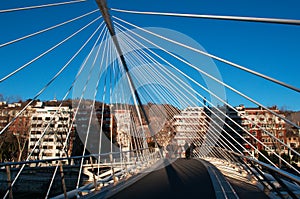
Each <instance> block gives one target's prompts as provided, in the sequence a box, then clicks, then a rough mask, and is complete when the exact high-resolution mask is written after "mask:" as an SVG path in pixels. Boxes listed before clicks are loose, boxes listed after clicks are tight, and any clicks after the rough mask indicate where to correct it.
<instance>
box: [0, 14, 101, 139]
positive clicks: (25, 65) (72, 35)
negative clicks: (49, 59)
mask: <svg viewBox="0 0 300 199" xmlns="http://www.w3.org/2000/svg"><path fill="white" fill-rule="evenodd" d="M100 18H101V17H97V18H96V19H94V20H93V21H91V22H90V23H88V24H87V25H85V26H84V27H82V28H80V29H79V30H78V31H76V32H74V33H73V34H71V35H70V36H68V37H67V38H65V39H64V40H62V41H60V42H59V43H57V44H55V45H54V46H52V47H51V48H49V49H48V50H46V51H44V52H43V53H41V54H40V55H38V56H37V57H35V58H33V59H32V60H30V61H29V62H27V63H26V64H24V65H22V66H21V67H19V68H18V69H16V70H15V71H13V72H11V73H9V74H8V75H6V76H5V77H3V78H1V79H0V83H1V82H3V81H4V80H6V79H7V78H9V77H11V76H13V75H15V74H16V73H17V72H19V71H21V70H23V69H24V68H26V67H27V66H29V65H30V64H32V63H33V62H35V61H36V60H38V59H40V58H41V57H43V56H44V55H46V54H48V53H49V52H51V51H52V50H54V49H56V48H57V47H59V46H60V45H62V44H63V43H65V42H66V41H68V40H69V39H71V38H72V37H74V36H75V35H77V34H78V33H80V32H81V31H83V30H84V29H86V28H87V27H88V26H90V25H92V24H93V23H95V22H96V21H97V20H99V19H100ZM0 134H1V133H0Z"/></svg>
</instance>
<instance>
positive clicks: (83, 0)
mask: <svg viewBox="0 0 300 199" xmlns="http://www.w3.org/2000/svg"><path fill="white" fill-rule="evenodd" d="M85 1H86V0H74V1H66V2H60V3H51V4H45V5H37V6H28V7H23V8H10V9H5V10H0V14H1V13H7V12H14V11H21V10H31V9H37V8H46V7H52V6H60V5H66V4H73V3H81V2H85Z"/></svg>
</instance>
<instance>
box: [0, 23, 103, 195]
mask: <svg viewBox="0 0 300 199" xmlns="http://www.w3.org/2000/svg"><path fill="white" fill-rule="evenodd" d="M99 28H100V26H99V27H98V28H97V29H96V30H95V31H94V33H93V34H92V35H91V36H90V37H89V38H88V39H87V41H86V42H85V43H84V44H83V45H82V46H81V47H80V48H79V50H78V51H77V52H76V53H75V54H74V55H73V56H72V57H71V58H70V59H69V61H68V62H67V63H66V64H65V65H64V66H63V67H62V68H61V69H60V70H59V71H58V72H57V73H56V74H55V75H54V76H53V77H52V79H51V80H50V81H49V82H48V83H47V84H46V86H45V87H44V88H43V89H42V90H40V91H39V92H38V94H37V95H36V96H35V97H34V98H33V99H32V100H31V101H30V102H29V103H28V104H27V105H26V106H25V107H24V108H23V109H22V110H21V111H20V112H19V113H18V114H17V115H16V116H15V118H14V119H13V120H12V121H14V120H15V119H16V118H17V117H18V116H19V115H20V114H21V113H22V112H23V111H24V110H26V108H27V107H28V106H29V105H30V104H31V103H32V102H33V101H34V100H35V99H36V98H37V97H38V96H39V95H40V94H41V93H43V91H44V90H45V89H46V88H47V87H48V86H49V85H50V84H51V83H52V82H53V81H54V80H55V79H56V78H57V77H58V76H59V75H60V74H61V73H62V72H63V71H64V70H65V69H66V68H67V67H68V66H69V64H70V63H71V62H72V61H73V60H74V58H75V57H76V56H77V55H78V54H79V53H80V52H81V50H82V49H83V48H84V47H85V46H86V44H87V43H88V42H89V41H90V40H91V38H92V37H93V36H94V35H95V34H96V32H97V31H98V30H99ZM11 123H12V122H10V123H9V124H8V125H7V126H6V128H7V127H8V126H10V124H11ZM48 125H49V126H50V123H49V124H48ZM2 132H3V130H2ZM2 132H1V133H2ZM45 133H46V129H45V130H44V132H43V133H42V135H41V137H40V138H39V140H38V141H37V142H36V143H35V145H34V148H33V149H32V152H31V153H30V154H29V155H28V157H27V159H26V161H28V160H29V158H30V157H31V155H32V153H33V152H34V150H35V148H36V147H37V145H38V143H39V142H40V141H41V139H42V137H43V136H44V135H45ZM24 167H25V164H23V165H22V167H21V169H20V170H19V171H18V173H17V175H16V176H15V178H14V180H13V181H12V183H11V186H14V184H15V182H16V180H17V179H18V177H19V176H20V174H21V172H22V171H23V169H24ZM8 193H9V190H7V192H6V194H5V195H4V197H3V198H6V197H7V195H8Z"/></svg>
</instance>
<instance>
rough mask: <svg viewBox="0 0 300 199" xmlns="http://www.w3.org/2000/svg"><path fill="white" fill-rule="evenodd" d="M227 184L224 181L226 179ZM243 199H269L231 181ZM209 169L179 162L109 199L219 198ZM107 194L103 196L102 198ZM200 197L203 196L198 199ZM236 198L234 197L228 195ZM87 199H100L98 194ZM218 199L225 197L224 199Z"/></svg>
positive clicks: (202, 165) (185, 161)
mask: <svg viewBox="0 0 300 199" xmlns="http://www.w3.org/2000/svg"><path fill="white" fill-rule="evenodd" d="M223 182H224V180H223ZM229 182H230V183H231V185H232V187H233V188H234V189H235V191H236V192H237V195H238V197H239V198H241V199H248V198H249V199H250V198H262V199H267V198H268V197H267V196H266V195H265V194H264V193H262V192H261V191H260V190H259V189H258V188H256V187H255V186H253V185H249V184H247V183H245V182H240V181H239V182H235V180H233V179H229ZM213 183H216V182H215V180H214V182H213V181H212V180H211V177H210V175H209V172H208V171H207V167H206V166H205V165H204V164H203V163H202V162H201V161H199V160H196V159H190V160H186V159H177V160H176V161H175V162H173V163H172V164H168V165H167V166H166V167H164V168H160V169H158V170H155V171H153V172H151V173H149V174H148V175H146V176H144V177H143V178H141V179H140V180H138V181H136V182H135V183H133V184H132V185H130V186H128V187H126V188H125V189H123V190H121V191H119V192H118V193H116V194H115V195H113V196H111V197H109V198H111V199H127V198H130V199H140V198H143V199H148V198H149V199H153V198H155V199H159V198H164V199H165V198H172V199H176V198H180V199H182V198H195V197H197V198H210V199H211V198H217V197H216V192H215V189H214V184H213ZM103 196H104V198H105V194H104V195H103V194H102V195H101V197H100V198H102V197H103ZM198 196H199V197H198ZM227 196H228V197H229V198H232V197H231V196H232V195H231V196H230V195H227ZM87 198H99V195H98V194H97V193H95V194H92V195H90V197H87ZM218 198H224V197H223V196H221V197H220V195H218Z"/></svg>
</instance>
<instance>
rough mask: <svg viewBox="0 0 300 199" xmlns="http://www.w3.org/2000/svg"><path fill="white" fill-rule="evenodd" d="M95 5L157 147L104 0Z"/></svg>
mask: <svg viewBox="0 0 300 199" xmlns="http://www.w3.org/2000/svg"><path fill="white" fill-rule="evenodd" d="M96 3H97V4H98V7H99V9H100V11H101V14H102V16H103V19H104V21H105V23H106V26H107V28H108V31H109V33H110V35H111V37H112V40H113V42H114V45H115V47H116V50H117V52H118V55H119V57H120V60H121V62H122V65H123V67H124V70H125V72H126V76H127V78H128V81H129V85H130V87H131V89H132V91H133V93H134V96H135V98H136V100H137V102H138V105H139V106H140V108H141V110H142V114H143V116H144V117H145V121H146V123H147V125H148V127H149V131H150V133H151V135H152V136H153V139H154V141H155V144H156V146H157V141H156V139H155V136H154V135H155V134H154V132H153V130H152V128H151V126H150V125H149V124H150V121H149V118H148V116H147V114H146V111H145V109H144V107H143V104H142V101H141V98H140V96H139V94H138V92H137V90H136V88H135V85H134V83H133V81H132V77H131V75H130V73H129V69H128V66H127V63H126V61H125V57H124V55H123V52H122V50H121V47H120V44H119V41H118V38H117V37H116V33H115V30H114V27H113V24H112V21H111V17H110V14H109V11H108V7H107V3H106V0H96ZM159 154H160V156H161V157H162V154H161V152H160V151H159Z"/></svg>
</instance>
